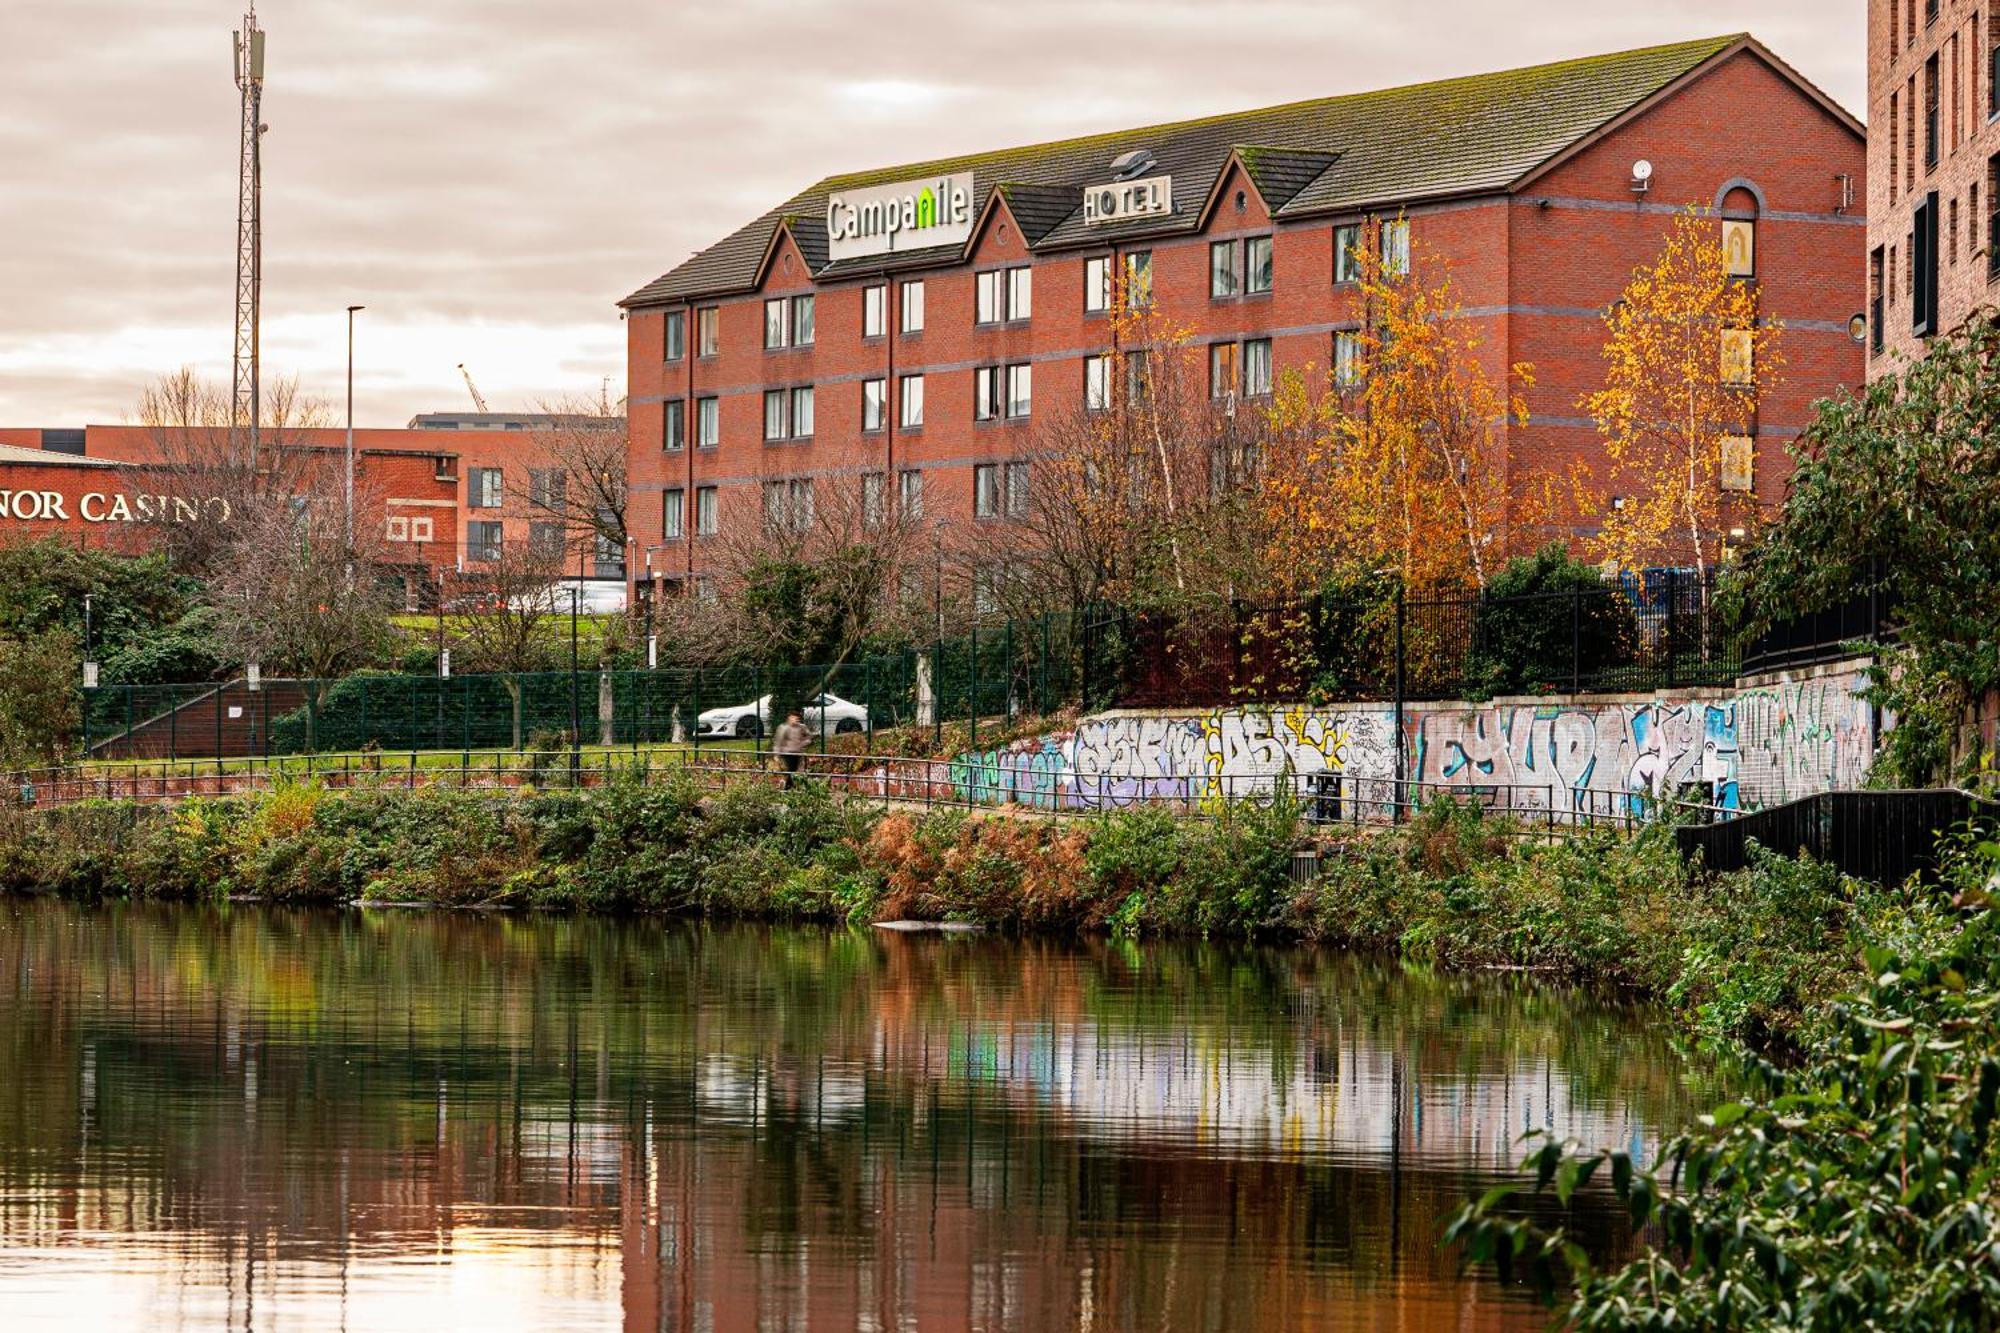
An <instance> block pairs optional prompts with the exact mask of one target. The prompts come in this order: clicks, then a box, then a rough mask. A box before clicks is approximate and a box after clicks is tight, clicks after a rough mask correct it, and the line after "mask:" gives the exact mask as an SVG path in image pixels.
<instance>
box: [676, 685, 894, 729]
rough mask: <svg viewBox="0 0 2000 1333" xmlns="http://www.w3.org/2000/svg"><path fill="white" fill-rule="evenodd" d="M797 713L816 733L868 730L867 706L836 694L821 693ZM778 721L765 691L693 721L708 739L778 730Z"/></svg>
mask: <svg viewBox="0 0 2000 1333" xmlns="http://www.w3.org/2000/svg"><path fill="white" fill-rule="evenodd" d="M799 717H800V718H801V719H802V720H803V721H804V722H805V724H806V730H807V731H810V732H812V733H813V734H814V735H815V736H817V735H820V734H821V733H823V732H827V731H831V732H832V733H833V734H834V735H836V736H846V735H849V734H851V733H853V732H857V731H866V730H868V710H867V709H866V708H863V707H862V706H861V705H860V704H856V703H849V702H848V701H847V700H845V699H843V698H841V697H840V696H839V695H837V694H822V695H820V696H819V697H818V698H816V699H814V700H813V701H812V702H811V703H809V704H807V705H806V706H805V707H804V708H801V709H800V710H799ZM779 721H782V719H778V718H773V717H772V716H771V696H770V695H768V694H767V695H765V696H764V697H763V698H761V699H759V700H757V702H755V703H749V704H741V705H739V706H737V707H735V708H711V709H709V710H708V711H707V712H705V713H703V714H702V715H701V716H700V717H698V718H696V719H695V725H696V727H697V728H698V729H699V730H700V732H701V734H702V736H703V737H705V738H708V739H711V740H721V739H733V740H749V739H751V738H752V737H755V736H767V735H769V734H770V733H771V732H773V731H775V730H777V724H778V722H779Z"/></svg>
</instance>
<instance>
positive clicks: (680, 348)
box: [666, 310, 687, 361]
mask: <svg viewBox="0 0 2000 1333" xmlns="http://www.w3.org/2000/svg"><path fill="white" fill-rule="evenodd" d="M666 339H667V355H666V359H667V360H669V361H678V360H680V359H681V357H682V356H684V355H686V354H687V316H686V315H685V314H683V313H682V312H681V311H678V310H669V311H668V312H667V329H666Z"/></svg>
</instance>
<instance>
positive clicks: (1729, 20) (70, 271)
mask: <svg viewBox="0 0 2000 1333" xmlns="http://www.w3.org/2000/svg"><path fill="white" fill-rule="evenodd" d="M4 3H5V5H6V19H5V23H4V25H0V426H65V425H82V424H84V423H86V422H110V421H118V420H122V419H124V418H125V417H126V416H127V414H128V413H129V411H130V409H131V405H132V403H133V402H134V400H135V399H136V398H137V396H138V394H139V391H140V389H141V387H142V386H143V385H144V384H145V382H146V381H148V380H149V379H151V378H152V377H154V376H156V375H158V374H160V373H161V372H163V371H167V370H171V369H173V368H174V367H176V366H179V365H181V364H184V363H187V364H193V365H195V366H196V367H197V368H198V369H200V370H201V371H202V372H204V373H205V374H208V375H211V376H214V377H216V378H217V379H223V380H226V379H227V377H228V374H229V356H230V350H231V320H232V318H233V296H234V292H233V284H234V265H235V250H234V242H235V216H236V151H237V138H236V125H237V103H236V97H237V94H236V89H235V87H234V86H233V84H232V82H231V75H230V33H231V31H232V30H233V29H234V28H236V27H237V26H238V23H239V18H240V14H241V12H242V6H241V4H240V3H237V2H236V0H124V2H123V3H117V2H114V0H61V3H54V4H29V3H27V0H4ZM1865 9H1866V4H1865V0H1646V3H1643V4H1641V3H1637V0H1402V2H1401V3H1394V2H1392V0H1200V2H1199V3H1197V2H1196V0H973V2H970V3H968V2H965V0H928V2H924V3H919V2H918V0H900V2H898V3H891V2H890V0H722V2H721V3H702V4H695V3H691V0H647V2H645V3H641V2H640V0H594V2H591V0H582V2H575V0H567V2H562V3H558V2H557V0H340V2H339V3H327V2H326V0H315V2H314V3H310V4H308V3H303V0H265V3H264V4H263V5H261V6H260V8H259V19H260V21H261V22H262V23H263V25H264V27H265V28H266V30H267V31H268V32H269V34H270V38H269V41H270V56H269V71H268V84H267V89H266V94H265V102H264V118H265V120H266V122H267V123H268V124H269V125H270V127H271V128H270V133H269V134H268V136H267V137H266V139H265V161H264V218H265V232H264V340H263V347H264V362H265V365H266V367H267V371H266V373H267V374H269V373H273V372H279V373H282V372H287V371H289V372H296V373H298V374H299V375H300V376H301V378H302V379H303V380H304V382H305V385H306V387H307V389H308V390H309V391H311V392H316V393H319V394H321V395H323V396H325V397H327V398H329V399H334V398H337V397H338V395H339V394H340V392H341V385H342V380H341V376H342V374H343V365H344V355H345V343H344V323H343V320H344V316H343V314H342V311H343V309H344V307H346V306H347V305H349V304H352V303H359V304H364V305H366V306H367V307H368V310H367V311H366V312H365V313H364V314H363V315H362V316H361V321H362V322H361V324H360V333H359V337H358V340H357V348H358V350H357V372H356V385H357V388H356V396H357V403H356V419H357V421H358V422H360V423H361V424H367V425H393V424H401V423H402V422H403V421H405V420H407V419H408V418H409V417H410V416H411V415H412V414H414V413H416V412H420V411H432V410H448V411H462V410H466V409H468V408H469V407H470V406H471V404H470V401H469V399H468V397H467V395H466V392H465V389H464V386H463V383H462V381H461V380H460V379H459V377H458V371H457V365H458V363H459V362H461V361H463V362H465V363H466V364H467V365H468V366H469V368H470V369H471V370H472V372H473V375H474V376H475V378H476V379H477V381H478V383H479V386H480V388H481V390H482V391H483V392H484V393H485V395H486V397H487V399H488V401H489V402H490V403H491V405H492V406H493V408H494V410H496V411H505V410H524V409H526V408H528V407H530V406H532V405H533V404H534V403H535V402H536V401H538V400H542V399H546V398H549V397H551V396H553V395H558V394H563V393H589V394H593V395H594V394H595V393H596V392H597V391H598V389H599V386H600V384H601V382H602V379H603V377H604V376H607V375H608V376H611V377H612V380H611V391H612V394H613V396H614V397H616V396H617V395H618V394H620V393H622V391H623V381H624V369H625V362H624V342H623V331H622V326H621V325H620V323H619V320H618V312H617V309H616V307H615V302H616V301H617V300H618V299H619V298H620V297H622V296H624V295H625V294H627V293H628V292H630V291H632V290H633V289H635V288H637V287H639V286H641V285H642V284H644V283H646V282H647V281H649V280H651V279H652V278H653V277H655V276H657V275H658V274H660V273H662V272H664V271H665V270H667V269H668V268H670V267H672V266H673V265H674V264H676V263H678V262H679V261H680V260H681V259H683V258H685V257H686V256H687V255H688V254H689V253H690V252H691V251H693V250H695V249H698V248H700V247H701V246H703V245H705V244H708V243H709V242H711V241H713V240H715V239H716V238H718V237H720V236H721V235H723V234H724V233H726V232H728V231H730V230H732V229H733V228H735V227H736V226H738V225H739V224H741V223H742V222H743V221H745V220H746V219H748V218H750V217H752V216H755V215H756V214H758V213H761V212H762V211H764V210H765V209H766V208H768V207H770V206H771V205H772V204H774V203H776V202H778V201H779V200H781V199H783V198H785V197H786V196H788V195H790V194H792V193H794V192H795V191H797V190H798V189H800V188H802V187H803V186H805V185H808V184H810V183H811V182H812V181H814V180H816V179H817V178H818V177H820V176H822V175H825V174H828V173H829V172H832V171H837V170H850V169H860V168H864V167H873V166H880V165H887V164H894V163H896V162H900V161H908V160H916V159H921V158H924V157H930V156H937V155H941V154H945V153H954V152H962V151H967V150H974V149H982V148H994V147H1001V146H1004V145H1008V144H1016V143H1027V142H1034V141H1037V140H1041V139H1048V138H1056V137H1061V136H1065V135H1070V134H1077V133H1086V132H1091V131H1096V130H1105V129H1116V128H1118V127H1120V126H1122V125H1140V124H1146V123H1150V122H1153V121H1158V120H1166V119H1177V118H1181V117H1187V116H1196V115H1203V114H1208V113H1212V112H1219V111H1230V110H1238V109H1242V108H1246V107H1255V106H1263V105H1269V104H1272V103H1276V102H1282V101H1289V100H1293V99H1297V98H1304V97H1313V96H1321V95H1325V94H1331V93H1340V92H1349V91H1354V90H1358V89H1366V88H1374V87H1384V86H1389V85H1392V84H1396V83H1405V82H1413V81H1417V80H1423V79H1430V78H1437V77H1443V76H1448V75H1455V74H1466V73H1473V72H1477V71H1481V70H1490V69H1501V68H1505V67H1508V66H1511V65H1520V64H1529V63H1534V62H1537V61H1543V60H1553V59H1560V58H1563V57H1568V56H1576V55H1585V54H1592V53H1597V52H1604V51H1613V50H1621V49H1624V48H1627V47H1631V46H1639V45H1645V44H1648V43H1653V42H1664V41H1676V40H1680V39H1683V38H1689V37H1699V36H1709V35H1713V34H1716V33H1724V32H1732V31H1738V30H1742V29H1745V28H1747V29H1748V30H1750V31H1752V32H1754V33H1756V35H1757V36H1758V37H1760V38H1762V39H1763V40H1764V41H1765V42H1766V43H1767V44H1768V45H1769V46H1771V47H1772V48H1773V49H1774V50H1775V51H1776V52H1777V53H1778V54H1779V55H1780V56H1782V57H1784V58H1785V59H1787V60H1788V61H1790V62H1791V63H1792V64H1793V65H1794V66H1796V67H1797V68H1799V69H1800V70H1801V71H1803V72H1804V73H1805V74H1806V76H1807V77H1809V78H1811V79H1813V80H1815V81H1816V82H1817V83H1819V85H1820V86H1821V87H1823V88H1825V89H1826V90H1827V91H1828V92H1829V93H1831V94H1832V95H1833V96H1834V97H1836V98H1838V99H1839V100H1840V101H1841V102H1843V103H1844V104H1846V105H1847V106H1848V107H1849V108H1851V109H1854V110H1855V111H1856V112H1857V114H1859V113H1860V112H1861V111H1863V110H1864V109H1865V108H1864V96H1865V87H1864V82H1865V63H1864V62H1865V50H1864V47H1865V43H1864V33H1863V17H1864V13H1865Z"/></svg>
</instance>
